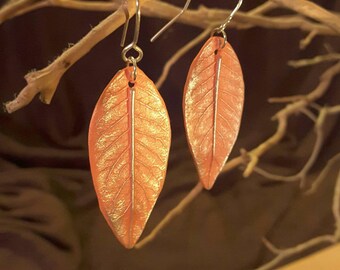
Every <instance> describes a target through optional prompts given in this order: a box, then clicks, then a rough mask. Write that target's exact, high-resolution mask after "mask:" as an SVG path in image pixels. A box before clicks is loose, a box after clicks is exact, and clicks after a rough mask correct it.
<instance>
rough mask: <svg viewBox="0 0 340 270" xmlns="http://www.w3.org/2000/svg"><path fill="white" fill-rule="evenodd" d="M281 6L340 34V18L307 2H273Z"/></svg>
mask: <svg viewBox="0 0 340 270" xmlns="http://www.w3.org/2000/svg"><path fill="white" fill-rule="evenodd" d="M271 1H272V2H274V3H275V4H277V5H279V6H283V7H286V8H289V9H291V10H294V11H295V12H297V13H300V14H302V15H304V16H306V17H309V18H311V19H313V20H317V21H319V22H321V23H323V24H325V25H327V26H328V27H329V28H331V29H334V30H335V31H336V32H337V33H338V34H340V17H339V16H337V15H336V14H333V13H331V12H329V11H327V10H325V9H324V8H322V7H320V6H318V5H317V4H315V3H313V2H311V1H307V0H271Z"/></svg>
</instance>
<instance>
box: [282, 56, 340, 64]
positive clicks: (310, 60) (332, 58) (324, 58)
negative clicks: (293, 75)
mask: <svg viewBox="0 0 340 270" xmlns="http://www.w3.org/2000/svg"><path fill="white" fill-rule="evenodd" d="M339 60H340V53H330V54H325V55H318V56H316V57H313V58H308V59H299V60H291V61H288V65H289V66H291V67H294V68H300V67H305V66H311V65H316V64H319V63H323V62H329V61H339Z"/></svg>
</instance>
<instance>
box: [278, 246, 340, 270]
mask: <svg viewBox="0 0 340 270" xmlns="http://www.w3.org/2000/svg"><path fill="white" fill-rule="evenodd" d="M339 254H340V244H336V245H333V246H331V247H328V248H324V249H322V250H321V251H317V252H316V253H313V254H312V255H309V256H307V257H305V258H302V259H300V260H298V261H294V262H292V263H289V264H288V265H285V266H283V267H281V268H279V269H278V270H303V269H308V270H320V269H340V260H339Z"/></svg>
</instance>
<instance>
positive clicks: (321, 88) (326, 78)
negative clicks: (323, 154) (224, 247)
mask: <svg viewBox="0 0 340 270" xmlns="http://www.w3.org/2000/svg"><path fill="white" fill-rule="evenodd" d="M338 73H340V62H338V63H337V64H335V65H333V66H332V67H330V68H328V69H327V70H326V71H325V72H324V73H322V75H321V76H320V82H319V84H318V86H317V87H316V88H315V89H314V90H313V91H312V92H310V93H309V94H308V95H306V96H304V98H303V99H297V100H296V101H294V102H293V103H291V104H288V105H286V106H285V108H283V109H282V110H281V111H279V112H278V113H277V114H276V115H275V117H274V119H277V120H278V127H277V130H276V132H275V133H274V134H273V135H272V136H271V137H270V138H268V139H267V140H266V141H264V142H263V143H261V144H260V145H259V146H257V147H256V148H254V149H253V150H251V151H249V152H247V153H244V151H243V154H242V153H241V155H240V156H238V157H236V158H234V159H232V160H230V161H228V162H227V163H226V164H225V166H224V168H223V170H222V172H221V173H225V172H228V171H230V170H233V169H235V168H237V167H238V166H240V165H242V164H243V163H244V162H245V156H246V157H247V162H248V164H247V167H246V169H245V171H244V173H243V175H244V177H247V176H249V175H250V174H251V173H252V172H253V170H254V169H255V168H256V165H257V162H258V160H259V158H260V157H261V156H262V155H263V154H264V153H266V152H267V151H268V150H269V149H271V148H272V147H273V146H274V145H276V144H277V143H278V142H279V141H280V140H281V139H282V138H283V136H284V134H285V132H286V128H287V121H288V117H289V116H290V115H292V114H294V113H296V112H299V111H301V110H302V109H303V108H305V107H306V106H307V105H308V104H309V103H312V102H314V101H315V100H316V99H318V98H319V97H321V96H322V95H323V94H324V93H325V92H326V91H327V89H328V87H329V85H330V83H331V82H332V80H333V78H334V77H335V76H336V75H337V74H338ZM318 151H319V149H318V148H317V149H316V150H314V152H315V154H314V155H316V154H317V153H318ZM312 161H313V163H314V158H313V160H311V161H309V162H308V168H307V169H309V167H310V166H311V163H312ZM305 170H306V169H305ZM199 192H201V190H199V191H198V193H199ZM196 195H197V194H196ZM183 200H186V197H185V198H184V199H183ZM180 205H181V206H180ZM187 205H188V203H186V204H185V206H187ZM179 206H180V207H179ZM178 208H179V209H180V210H181V211H182V210H183V208H184V207H183V206H182V201H181V202H180V203H179V204H178V205H177V206H176V207H175V208H174V209H178ZM176 212H177V210H176ZM171 219H172V216H168V215H167V216H166V222H165V223H163V222H162V221H161V223H162V226H161V228H163V227H164V226H165V225H166V224H168V223H169V222H170V221H171ZM157 227H158V226H157ZM157 227H156V228H157ZM158 232H159V230H156V231H155V230H153V231H152V232H151V235H152V237H150V238H149V236H146V239H150V240H148V241H146V242H143V245H145V244H146V243H148V242H150V241H151V240H152V239H154V237H155V236H156V234H157V233H158ZM142 241H143V240H142ZM139 247H141V246H139Z"/></svg>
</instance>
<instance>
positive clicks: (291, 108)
mask: <svg viewBox="0 0 340 270" xmlns="http://www.w3.org/2000/svg"><path fill="white" fill-rule="evenodd" d="M339 73H340V62H338V63H336V64H335V65H333V66H332V67H330V68H329V69H327V70H326V71H325V72H324V73H323V74H322V75H321V76H320V82H319V84H318V86H317V87H316V88H315V89H314V90H313V91H312V92H310V93H309V94H307V95H305V96H303V97H301V99H297V100H296V101H294V102H292V103H289V104H288V105H286V107H285V108H284V109H282V110H280V111H279V112H278V113H277V114H276V115H275V116H274V119H277V120H278V122H279V123H278V128H277V131H276V133H275V134H274V135H273V136H272V137H271V138H269V139H268V140H266V141H265V142H264V143H262V144H261V145H259V146H258V147H257V148H255V149H254V150H252V151H251V152H249V153H248V155H249V157H250V162H249V163H248V165H247V167H246V169H245V171H244V173H243V175H244V177H247V176H249V175H250V174H251V173H252V171H253V170H254V168H255V166H256V165H257V162H258V160H259V158H260V157H261V156H262V155H263V154H264V153H265V152H267V151H268V150H269V149H270V148H271V147H272V146H273V145H275V144H276V143H278V142H279V141H280V140H281V139H282V137H283V135H284V134H285V131H286V125H287V119H288V117H289V116H290V115H292V114H294V113H296V112H299V111H301V109H302V108H304V107H306V106H307V105H308V104H309V103H312V102H314V101H315V100H317V99H318V98H320V97H321V96H322V95H323V94H324V93H325V92H326V91H327V89H328V87H329V85H330V83H331V82H332V80H333V78H334V77H335V76H336V75H337V74H339Z"/></svg>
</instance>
